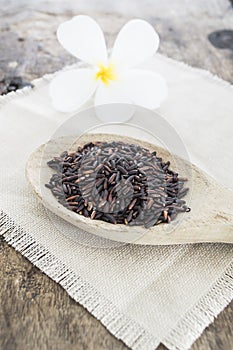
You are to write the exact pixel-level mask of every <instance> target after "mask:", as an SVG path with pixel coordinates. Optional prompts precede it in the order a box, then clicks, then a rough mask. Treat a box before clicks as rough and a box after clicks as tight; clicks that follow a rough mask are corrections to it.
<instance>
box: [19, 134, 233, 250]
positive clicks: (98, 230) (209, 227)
mask: <svg viewBox="0 0 233 350" xmlns="http://www.w3.org/2000/svg"><path fill="white" fill-rule="evenodd" d="M90 141H93V142H95V141H109V142H110V141H124V142H128V143H136V144H138V145H140V146H143V147H146V148H148V149H149V150H150V151H157V154H158V156H160V157H162V158H163V160H164V161H167V160H170V161H171V166H170V167H171V169H172V170H174V171H177V172H178V173H179V176H180V177H188V182H187V186H188V187H189V188H190V191H189V192H188V195H187V196H186V197H185V198H184V199H185V200H186V202H187V204H188V205H189V206H190V207H191V212H188V213H182V214H179V215H178V216H177V218H176V219H175V220H174V221H172V222H171V223H170V224H160V225H157V226H153V227H151V228H150V229H145V228H144V227H141V226H128V225H119V224H117V225H114V224H110V223H107V222H104V221H100V220H91V219H90V218H86V217H84V216H82V215H79V214H77V213H74V212H72V211H70V210H68V209H66V208H65V207H64V206H62V205H61V204H59V203H58V201H57V199H56V198H55V197H54V196H53V194H52V193H51V191H50V190H49V189H48V188H45V186H44V185H45V184H46V183H49V180H50V177H51V175H52V174H53V173H54V172H55V171H54V170H52V169H51V168H49V167H48V165H47V161H49V160H51V159H52V158H53V157H54V156H59V154H60V153H62V152H63V151H64V150H69V151H74V150H76V149H77V147H78V146H82V145H84V144H85V143H88V142H90ZM71 145H72V146H71ZM26 175H27V179H28V181H29V183H30V185H31V187H32V189H33V191H34V193H35V194H36V195H37V197H38V198H39V199H40V200H41V201H42V203H43V205H44V206H45V207H46V208H48V209H49V210H50V211H52V212H53V213H55V214H57V215H58V216H60V217H61V218H63V219H65V220H66V221H68V222H69V223H71V224H73V225H75V226H77V227H78V228H81V229H83V230H85V231H88V232H90V233H93V234H95V235H98V236H101V237H104V238H109V239H111V240H114V241H121V242H128V243H134V244H149V245H168V244H184V243H199V242H224V243H233V213H232V203H233V191H231V190H228V189H226V188H223V187H222V186H220V185H219V184H218V183H217V182H216V181H215V180H214V179H212V178H211V177H210V176H208V175H207V174H206V173H204V172H203V171H202V170H200V169H199V168H197V167H196V166H194V165H193V164H190V163H188V162H186V161H184V160H182V159H181V158H179V157H176V156H174V155H172V154H170V153H169V152H168V151H166V150H164V149H162V148H160V147H158V146H156V145H153V144H151V143H148V142H145V141H141V140H137V139H133V138H130V137H125V136H120V135H111V134H86V135H84V136H81V137H80V138H77V137H75V136H72V137H71V136H69V137H62V138H59V139H56V140H52V141H50V142H49V143H47V144H45V145H41V146H40V147H39V148H38V149H37V150H36V151H35V152H34V153H33V154H32V155H31V156H30V158H29V160H28V162H27V166H26ZM67 230H68V228H67ZM66 234H67V232H66Z"/></svg>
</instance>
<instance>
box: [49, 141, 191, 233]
mask: <svg viewBox="0 0 233 350" xmlns="http://www.w3.org/2000/svg"><path fill="white" fill-rule="evenodd" d="M48 165H49V167H51V168H52V169H54V170H55V171H56V173H55V174H53V175H52V177H51V179H50V182H49V184H46V185H45V186H46V187H48V188H49V189H50V190H51V191H52V193H53V195H54V196H55V197H56V198H57V199H58V202H59V203H61V204H62V205H63V206H65V207H66V208H67V209H69V210H72V211H73V212H75V213H77V214H79V215H83V216H85V217H87V218H90V219H92V220H103V221H106V222H108V223H112V224H126V225H140V226H144V227H146V228H149V227H151V226H154V225H157V224H160V223H169V222H170V221H171V220H173V219H175V217H176V216H177V214H178V213H180V212H188V211H190V208H188V206H187V205H186V202H185V201H184V200H183V199H181V198H183V197H184V196H185V195H186V193H187V192H188V188H186V187H184V184H185V181H186V179H183V178H179V177H178V174H177V173H175V172H173V171H172V170H170V169H169V166H170V162H163V161H162V158H159V157H158V156H157V155H156V152H150V151H149V150H148V149H146V148H144V147H141V146H139V145H136V144H128V143H124V142H120V141H119V142H115V141H114V142H90V143H88V144H86V145H84V146H83V147H78V149H77V151H76V152H73V153H68V152H66V151H65V152H63V153H62V154H61V155H60V157H54V158H53V159H52V160H50V161H49V162H48Z"/></svg>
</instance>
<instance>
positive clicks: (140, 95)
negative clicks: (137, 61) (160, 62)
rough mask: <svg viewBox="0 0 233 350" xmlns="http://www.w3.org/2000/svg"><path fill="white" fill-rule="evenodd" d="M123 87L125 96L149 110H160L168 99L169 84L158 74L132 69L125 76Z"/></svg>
mask: <svg viewBox="0 0 233 350" xmlns="http://www.w3.org/2000/svg"><path fill="white" fill-rule="evenodd" d="M122 87H123V89H124V92H125V94H126V95H127V96H128V97H129V98H130V99H131V100H132V101H133V102H134V103H135V104H137V105H139V106H143V107H145V108H148V109H154V108H158V107H159V106H160V104H161V102H162V101H163V100H164V99H165V98H166V97H167V84H166V81H165V79H164V78H163V77H162V76H161V75H160V74H158V73H155V72H151V71H146V70H142V69H130V70H128V71H127V72H125V74H124V78H123V81H122Z"/></svg>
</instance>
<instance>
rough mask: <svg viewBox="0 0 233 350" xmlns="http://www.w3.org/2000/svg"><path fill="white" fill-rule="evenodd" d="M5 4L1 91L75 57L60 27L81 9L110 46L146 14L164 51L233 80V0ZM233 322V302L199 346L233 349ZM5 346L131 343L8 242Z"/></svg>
mask: <svg viewBox="0 0 233 350" xmlns="http://www.w3.org/2000/svg"><path fill="white" fill-rule="evenodd" d="M0 4H1V12H0V47H1V50H0V81H2V82H0V92H1V89H2V90H3V89H4V88H5V85H6V78H7V81H8V83H9V81H10V80H11V79H12V78H14V77H15V76H20V77H22V78H23V79H24V80H27V81H31V80H32V79H34V78H37V77H40V76H42V75H43V74H45V73H49V72H54V71H56V70H58V69H60V68H62V67H63V66H64V65H66V64H70V63H72V62H75V59H74V58H72V57H71V56H70V55H69V54H67V53H66V52H65V51H64V50H63V49H62V47H61V46H60V45H59V44H58V43H57V41H56V36H55V31H56V28H57V26H58V24H59V23H61V22H62V21H64V20H65V19H67V18H70V17H72V16H73V15H75V14H80V13H86V14H90V15H92V16H94V17H95V18H96V19H97V20H98V21H99V22H100V23H101V24H102V26H103V29H104V31H105V32H106V35H107V40H108V44H109V45H111V43H112V42H113V39H114V37H115V35H116V33H117V31H118V30H119V28H120V27H121V25H122V24H123V23H125V22H126V21H127V20H128V19H130V18H133V17H141V18H145V19H147V20H148V21H150V23H151V24H152V25H153V26H154V27H155V28H156V29H157V31H158V32H159V34H160V37H161V46H160V52H161V53H163V54H165V55H167V56H169V57H172V58H175V59H177V60H180V61H184V62H186V63H188V64H190V65H192V66H195V67H200V68H205V69H208V70H210V71H211V72H212V73H214V74H216V75H218V76H219V77H221V78H223V79H225V80H228V81H229V82H231V83H233V33H232V30H233V9H232V2H231V1H229V0H211V1H204V0H195V1H191V0H190V1H185V0H173V1H172V2H171V1H170V0H164V1H159V0H158V1H157V0H144V1H142V0H141V1H140V0H136V1H133V0H132V1H131V0H118V1H117V2H113V1H112V2H110V1H108V0H102V1H98V2H97V1H91V0H89V1H87V0H86V1H85V0H80V1H72V0H66V1H60V0H58V1H56V2H53V1H52V0H44V1H43V0H37V1H35V2H32V1H30V0H0ZM8 78H9V79H8ZM4 79H5V80H4ZM13 80H14V79H13ZM232 320H233V304H230V305H229V306H228V307H227V308H226V309H225V310H224V311H223V312H221V314H220V315H219V316H218V317H217V319H216V320H215V322H214V323H213V324H211V325H210V326H209V327H208V328H207V329H206V330H205V331H204V333H203V334H202V336H201V337H200V338H199V339H198V340H197V341H196V342H195V343H194V344H193V346H192V350H197V349H201V350H219V349H221V350H230V349H232V344H233V329H232ZM0 349H1V350H21V349H23V350H31V349H35V350H37V349H38V350H47V349H49V350H71V349H72V350H73V349H77V350H82V349H87V350H91V349H94V350H99V349H101V350H106V349H108V350H109V349H114V350H115V349H118V350H121V349H122V350H123V349H127V347H126V346H125V345H124V344H123V343H122V342H121V341H119V340H117V339H115V338H114V337H113V336H112V335H111V334H110V333H109V332H108V331H107V330H106V329H105V328H104V327H103V326H102V325H101V323H100V322H99V321H97V320H96V319H95V318H94V317H93V316H91V315H90V314H89V313H88V312H87V311H86V310H85V309H84V308H83V307H82V306H80V305H79V304H77V303H76V302H74V301H73V300H72V299H71V298H70V297H69V296H68V294H67V293H66V292H65V291H64V290H63V289H62V288H61V287H60V286H59V285H57V284H56V283H55V282H53V281H52V280H51V279H49V278H48V277H47V276H46V275H44V274H43V273H42V272H40V271H39V270H38V269H37V268H35V267H33V266H32V265H31V264H30V263H29V262H28V261H27V260H26V259H25V258H24V257H22V256H21V255H20V254H19V253H17V252H16V251H15V250H14V249H13V248H11V247H9V246H8V245H7V244H6V243H5V242H4V241H3V240H2V239H1V240H0ZM159 349H160V350H162V349H165V348H164V347H163V346H162V345H161V346H160V348H159ZM145 350H146V349H145Z"/></svg>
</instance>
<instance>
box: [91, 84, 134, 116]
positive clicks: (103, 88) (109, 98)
mask: <svg viewBox="0 0 233 350" xmlns="http://www.w3.org/2000/svg"><path fill="white" fill-rule="evenodd" d="M95 109H96V114H97V116H98V117H99V118H100V119H101V120H102V121H104V122H105V123H112V122H113V123H114V122H118V123H119V122H121V123H122V122H125V121H126V120H129V119H130V118H131V116H132V115H133V113H134V106H133V104H132V102H131V100H130V99H129V98H128V96H127V95H126V94H125V93H124V90H123V89H122V84H118V83H112V84H110V85H104V84H100V85H99V86H98V88H97V91H96V94H95Z"/></svg>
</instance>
